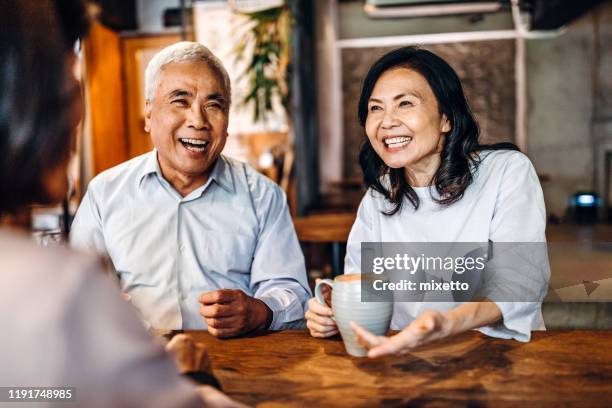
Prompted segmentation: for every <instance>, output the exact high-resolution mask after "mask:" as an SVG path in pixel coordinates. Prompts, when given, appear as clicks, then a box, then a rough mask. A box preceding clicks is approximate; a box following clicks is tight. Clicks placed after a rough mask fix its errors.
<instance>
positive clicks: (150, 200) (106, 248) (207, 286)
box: [71, 42, 310, 337]
mask: <svg viewBox="0 0 612 408" xmlns="http://www.w3.org/2000/svg"><path fill="white" fill-rule="evenodd" d="M145 75H146V76H145V93H146V111H145V130H146V131H147V132H149V133H150V135H151V139H152V141H153V145H154V147H155V148H154V150H153V151H151V152H149V153H147V154H144V155H142V156H139V157H136V158H134V159H132V160H129V161H127V162H125V163H122V164H120V165H118V166H116V167H114V168H112V169H109V170H107V171H105V172H103V173H101V174H100V175H98V176H97V177H95V178H94V179H93V180H92V181H91V183H90V184H89V187H88V190H87V193H86V194H85V197H84V198H83V201H82V202H81V206H80V207H79V209H78V212H77V214H76V218H75V220H74V223H73V225H72V233H71V242H72V244H73V245H74V246H76V247H80V248H83V247H85V248H90V249H95V250H97V251H99V252H102V253H104V254H107V255H108V256H109V258H110V259H111V261H112V263H113V266H114V268H115V270H116V271H117V274H118V276H119V278H120V282H121V287H122V290H123V291H124V292H126V293H127V294H128V295H129V296H130V298H131V302H132V304H133V305H134V306H136V308H137V309H138V310H139V311H140V313H141V314H142V316H143V318H144V320H145V321H147V322H149V323H150V324H151V325H152V326H153V327H154V328H174V329H179V328H183V329H201V328H206V327H207V328H208V331H209V332H210V333H211V334H213V335H215V336H219V337H231V336H236V335H239V334H242V333H246V332H249V331H252V330H256V329H266V328H269V329H272V330H279V329H284V328H291V327H299V326H301V325H302V324H303V317H304V312H305V306H306V302H307V301H308V298H309V297H310V289H309V288H308V284H307V279H306V272H305V267H304V257H303V255H302V252H301V250H300V247H299V243H298V241H297V237H296V234H295V230H294V228H293V224H292V222H291V217H290V215H289V212H288V209H287V203H286V198H285V195H284V193H283V192H282V190H281V189H280V188H279V187H278V186H277V185H276V184H274V183H273V182H272V181H271V180H269V179H267V178H265V177H264V176H262V175H260V174H259V173H257V172H256V171H254V170H253V169H252V168H250V167H249V166H247V165H245V164H243V163H241V162H238V161H234V160H231V159H229V158H227V157H224V156H223V155H221V151H222V150H223V147H224V146H225V141H226V138H227V126H228V113H229V106H230V81H229V77H228V74H227V71H226V70H225V68H224V67H223V66H222V64H221V63H220V61H219V60H218V59H217V58H216V57H215V56H214V55H213V54H212V53H211V52H210V51H209V50H208V49H207V48H206V47H204V46H202V45H201V44H198V43H194V42H180V43H176V44H173V45H171V46H169V47H167V48H165V49H163V50H162V51H160V52H159V53H158V54H157V55H155V56H154V58H153V59H152V60H151V62H150V63H149V65H148V67H147V70H146V74H145ZM101 312H102V313H103V312H104V311H101Z"/></svg>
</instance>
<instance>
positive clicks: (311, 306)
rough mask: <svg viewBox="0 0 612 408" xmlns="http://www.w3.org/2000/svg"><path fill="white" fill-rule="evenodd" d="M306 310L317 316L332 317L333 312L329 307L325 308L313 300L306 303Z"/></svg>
mask: <svg viewBox="0 0 612 408" xmlns="http://www.w3.org/2000/svg"><path fill="white" fill-rule="evenodd" d="M308 310H309V311H311V312H313V313H315V314H317V315H319V316H329V317H331V316H333V315H334V312H333V311H332V309H331V308H330V307H329V306H325V305H322V304H320V303H319V301H318V300H317V299H315V298H312V299H310V300H309V301H308Z"/></svg>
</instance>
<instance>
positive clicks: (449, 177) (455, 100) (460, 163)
mask: <svg viewBox="0 0 612 408" xmlns="http://www.w3.org/2000/svg"><path fill="white" fill-rule="evenodd" d="M396 67H406V68H409V69H412V70H414V71H416V72H418V73H419V74H421V75H422V76H423V77H424V78H425V79H426V80H427V82H428V84H429V86H430V87H431V90H432V91H433V94H434V95H435V97H436V100H437V102H438V109H439V111H440V114H441V115H445V116H446V118H447V119H448V120H449V122H450V125H451V130H450V132H448V133H447V134H446V138H445V141H444V145H443V148H442V152H441V156H442V157H441V163H440V167H439V168H438V170H437V171H436V174H435V175H434V178H433V184H434V185H435V188H436V190H437V192H438V193H439V196H440V198H434V199H435V201H437V202H438V203H439V204H441V205H446V206H448V205H451V204H453V203H455V202H457V201H459V200H460V199H461V198H462V197H463V194H464V193H465V190H466V189H467V187H468V186H469V185H470V184H471V183H472V181H473V178H474V177H473V176H474V173H475V171H476V169H477V167H478V164H479V161H478V158H477V155H475V154H473V153H474V152H478V151H480V150H503V149H506V150H518V147H516V145H514V144H513V143H497V144H492V145H481V144H479V142H478V138H479V135H480V131H479V128H478V124H477V123H476V120H475V119H474V115H473V114H472V112H471V110H470V107H469V105H468V102H467V100H466V98H465V95H464V93H463V88H462V86H461V81H460V80H459V77H458V76H457V73H456V72H455V71H454V70H453V68H452V67H451V66H450V65H449V64H448V63H447V62H446V61H444V60H443V59H442V58H440V57H438V56H437V55H436V54H434V53H432V52H430V51H427V50H424V49H421V48H418V47H403V48H399V49H396V50H394V51H391V52H389V53H388V54H385V55H384V56H382V57H381V58H380V59H379V60H378V61H376V62H375V63H374V65H372V67H371V68H370V70H369V71H368V73H367V75H366V77H365V79H364V81H363V86H362V89H361V96H360V97H359V106H358V114H359V122H360V123H361V126H362V127H364V128H365V122H366V118H367V116H368V100H369V99H370V95H371V94H372V90H373V89H374V85H376V81H378V78H380V76H381V75H382V74H383V73H384V72H385V71H387V70H389V69H391V68H396ZM359 164H360V165H361V169H362V171H363V177H364V181H365V184H366V187H368V188H372V189H373V190H374V191H377V192H378V193H380V194H382V195H383V196H384V197H385V198H386V199H387V201H389V202H390V203H391V204H392V206H393V207H392V208H391V209H390V210H389V211H387V212H383V213H384V214H386V215H393V214H395V213H397V212H398V211H400V209H401V208H402V202H403V199H404V197H406V198H407V199H408V201H410V203H411V204H412V205H413V207H414V208H415V209H418V208H419V197H418V195H417V194H416V192H415V191H414V190H413V189H412V187H411V186H410V183H409V182H408V181H407V180H406V177H405V175H404V170H403V169H402V168H399V169H393V168H390V167H389V166H387V165H386V164H385V163H384V162H383V161H382V159H381V158H380V157H379V156H378V154H377V153H376V152H375V151H374V149H373V147H372V145H371V144H370V141H369V140H368V138H367V137H366V138H365V141H364V143H363V145H362V147H361V151H360V152H359ZM385 177H388V182H384V181H383V180H384V178H385Z"/></svg>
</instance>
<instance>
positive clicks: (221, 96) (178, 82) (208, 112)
mask: <svg viewBox="0 0 612 408" xmlns="http://www.w3.org/2000/svg"><path fill="white" fill-rule="evenodd" d="M228 102H229V95H227V90H226V89H225V87H224V84H223V79H222V77H221V75H219V74H218V73H217V72H216V71H215V70H214V69H212V68H211V67H210V66H209V65H208V63H206V62H203V61H196V62H173V63H169V64H167V65H165V66H164V67H163V68H162V70H161V73H160V78H159V82H158V85H157V88H156V89H155V97H154V98H153V100H148V101H147V104H146V111H145V130H146V131H147V132H149V133H150V134H151V139H152V141H153V146H155V148H156V149H157V158H158V161H159V165H160V168H161V170H162V173H163V174H164V177H166V178H167V179H169V180H171V179H173V178H175V177H179V178H189V179H198V180H199V179H201V180H202V181H203V182H205V181H206V180H207V179H208V176H209V175H210V172H211V171H212V167H213V164H214V163H215V161H216V159H217V158H218V157H219V155H220V154H221V151H222V150H223V147H224V146H225V141H226V139H227V125H228V113H229V106H228Z"/></svg>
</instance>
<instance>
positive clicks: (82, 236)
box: [70, 183, 107, 255]
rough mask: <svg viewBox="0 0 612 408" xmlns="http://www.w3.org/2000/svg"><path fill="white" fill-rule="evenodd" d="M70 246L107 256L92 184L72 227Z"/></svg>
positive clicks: (100, 218)
mask: <svg viewBox="0 0 612 408" xmlns="http://www.w3.org/2000/svg"><path fill="white" fill-rule="evenodd" d="M70 245H71V246H72V247H74V248H76V249H80V250H87V251H94V252H97V253H99V254H102V255H107V250H106V244H105V241H104V232H103V229H102V217H101V214H100V207H99V203H98V202H96V198H95V192H94V187H93V186H92V183H90V186H89V188H88V189H87V192H86V193H85V196H83V199H82V200H81V204H80V205H79V208H78V210H77V213H76V215H75V217H74V221H73V222H72V226H71V227H70Z"/></svg>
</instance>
